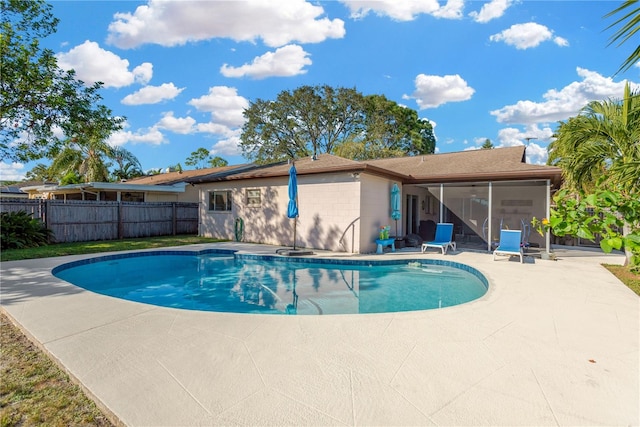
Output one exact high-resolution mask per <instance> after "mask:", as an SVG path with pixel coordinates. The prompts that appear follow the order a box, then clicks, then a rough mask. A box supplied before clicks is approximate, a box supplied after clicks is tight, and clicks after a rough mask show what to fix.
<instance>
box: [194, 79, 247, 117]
mask: <svg viewBox="0 0 640 427" xmlns="http://www.w3.org/2000/svg"><path fill="white" fill-rule="evenodd" d="M188 103H189V104H190V105H193V106H194V107H196V108H197V109H198V111H205V112H209V113H211V119H212V122H214V123H218V124H222V125H225V126H228V127H237V126H242V124H244V122H245V119H244V117H243V115H242V112H243V111H244V110H245V109H246V108H249V101H247V99H246V98H244V97H242V96H240V95H238V93H237V89H236V88H233V87H228V86H214V87H211V88H209V93H208V94H207V95H204V96H201V97H200V98H194V99H192V100H191V101H189V102H188Z"/></svg>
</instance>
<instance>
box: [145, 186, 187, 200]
mask: <svg viewBox="0 0 640 427" xmlns="http://www.w3.org/2000/svg"><path fill="white" fill-rule="evenodd" d="M198 196H199V192H198V189H197V188H196V187H194V186H192V185H187V186H186V187H185V188H184V193H147V194H146V196H145V200H146V201H147V202H188V203H196V202H197V201H198Z"/></svg>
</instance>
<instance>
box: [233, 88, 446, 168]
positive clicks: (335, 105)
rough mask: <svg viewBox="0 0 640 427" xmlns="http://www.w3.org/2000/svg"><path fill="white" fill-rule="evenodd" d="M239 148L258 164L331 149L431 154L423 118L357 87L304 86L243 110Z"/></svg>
mask: <svg viewBox="0 0 640 427" xmlns="http://www.w3.org/2000/svg"><path fill="white" fill-rule="evenodd" d="M243 114H244V116H245V118H246V119H247V120H246V122H245V124H244V126H243V128H242V134H241V137H240V139H241V143H240V148H241V150H242V152H243V154H244V155H245V157H247V158H249V159H251V160H253V161H256V162H257V163H268V162H273V161H279V160H283V159H286V158H298V157H305V156H310V155H312V154H320V153H330V154H339V155H342V156H345V157H349V158H354V159H355V158H371V156H375V157H389V156H397V155H407V154H423V153H433V152H434V150H435V138H434V136H433V129H432V126H431V124H430V123H429V122H428V121H427V120H423V119H419V118H418V115H417V113H416V112H415V111H413V110H410V109H408V108H405V107H401V106H399V105H397V104H396V103H394V102H392V101H389V100H387V99H386V98H385V97H384V96H380V95H372V96H369V97H364V96H363V95H362V94H360V93H359V92H357V91H356V90H355V89H347V88H333V87H331V86H327V85H324V86H315V87H311V86H302V87H299V88H298V89H296V90H294V91H293V92H290V91H283V92H280V94H278V96H277V98H276V100H275V101H265V100H261V99H258V100H257V101H255V102H253V103H252V104H251V105H250V106H249V108H248V109H246V110H245V111H244V113H243Z"/></svg>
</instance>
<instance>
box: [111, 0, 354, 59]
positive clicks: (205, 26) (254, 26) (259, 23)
mask: <svg viewBox="0 0 640 427" xmlns="http://www.w3.org/2000/svg"><path fill="white" fill-rule="evenodd" d="M125 4H126V3H125ZM323 15H324V9H323V8H322V7H321V6H318V5H313V4H311V3H309V2H306V1H304V0H280V1H277V2H266V1H261V0H247V1H179V2H178V1H162V0H149V1H148V3H147V4H146V5H143V6H138V8H136V10H135V12H133V13H129V12H125V13H117V14H116V15H115V16H114V18H115V20H114V21H113V22H112V23H111V24H110V25H109V36H108V38H107V42H108V43H111V44H114V45H116V46H118V47H120V48H132V47H136V46H140V45H142V44H145V43H155V44H159V45H162V46H176V45H183V44H185V43H187V42H194V41H199V40H209V39H212V38H217V37H222V38H230V39H233V40H236V41H249V42H254V41H256V40H257V39H262V40H263V41H264V43H265V44H267V45H268V46H272V47H277V46H283V45H286V44H287V43H291V42H293V41H298V42H300V43H318V42H322V41H324V40H326V39H327V38H342V37H344V35H345V29H344V21H342V20H340V19H333V20H331V19H329V18H327V17H323Z"/></svg>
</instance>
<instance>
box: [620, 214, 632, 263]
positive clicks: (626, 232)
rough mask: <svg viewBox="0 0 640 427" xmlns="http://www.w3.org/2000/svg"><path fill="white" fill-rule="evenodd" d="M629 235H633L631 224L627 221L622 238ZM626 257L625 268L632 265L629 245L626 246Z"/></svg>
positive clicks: (623, 227)
mask: <svg viewBox="0 0 640 427" xmlns="http://www.w3.org/2000/svg"><path fill="white" fill-rule="evenodd" d="M629 234H631V224H630V223H628V222H627V221H625V222H624V225H623V226H622V237H627V236H628V235H629ZM624 256H625V260H624V265H625V266H628V265H630V264H631V251H630V250H629V248H628V247H627V245H625V246H624Z"/></svg>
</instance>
